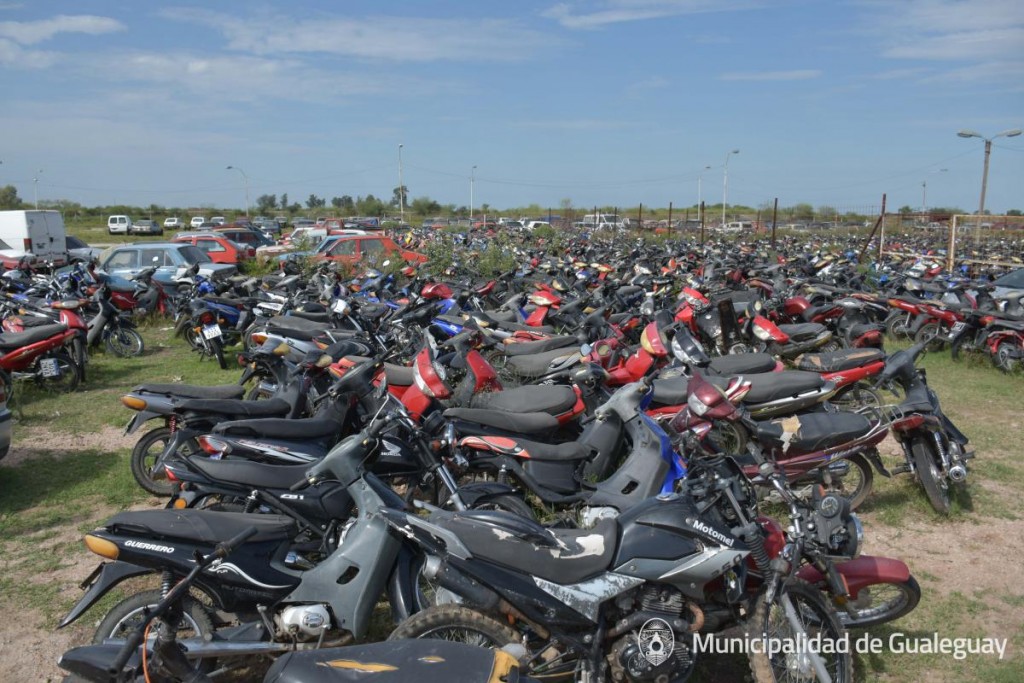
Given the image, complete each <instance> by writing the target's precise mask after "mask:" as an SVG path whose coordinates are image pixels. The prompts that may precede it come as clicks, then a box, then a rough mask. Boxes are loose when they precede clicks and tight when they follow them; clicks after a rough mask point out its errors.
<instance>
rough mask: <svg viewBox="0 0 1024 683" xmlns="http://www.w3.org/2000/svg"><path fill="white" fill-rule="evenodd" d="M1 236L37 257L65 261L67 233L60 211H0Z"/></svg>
mask: <svg viewBox="0 0 1024 683" xmlns="http://www.w3.org/2000/svg"><path fill="white" fill-rule="evenodd" d="M0 240H2V241H3V242H4V243H5V244H7V245H9V246H10V247H11V248H12V249H15V250H18V251H24V252H26V253H30V254H33V255H35V257H36V259H37V261H39V262H42V263H45V262H47V261H51V262H53V263H54V264H55V265H60V266H62V265H64V264H65V263H67V262H68V255H67V234H66V233H65V230H64V219H63V218H62V217H61V215H60V211H52V210H37V211H0Z"/></svg>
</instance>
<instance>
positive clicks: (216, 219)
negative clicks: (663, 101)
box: [210, 216, 228, 225]
mask: <svg viewBox="0 0 1024 683" xmlns="http://www.w3.org/2000/svg"><path fill="white" fill-rule="evenodd" d="M210 222H211V223H213V224H214V225H224V224H225V223H227V222H228V219H227V218H224V216H214V217H213V218H211V219H210Z"/></svg>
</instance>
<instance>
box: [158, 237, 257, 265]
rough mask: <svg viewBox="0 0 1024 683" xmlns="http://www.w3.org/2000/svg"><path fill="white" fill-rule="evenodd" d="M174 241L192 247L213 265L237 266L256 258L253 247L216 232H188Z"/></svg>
mask: <svg viewBox="0 0 1024 683" xmlns="http://www.w3.org/2000/svg"><path fill="white" fill-rule="evenodd" d="M174 241H175V242H184V243H186V244H192V245H194V246H195V247H196V248H197V249H199V250H200V251H202V252H203V253H204V254H206V255H207V256H208V257H209V258H210V260H211V261H213V262H214V263H236V264H237V263H239V262H241V261H246V260H248V259H250V258H253V257H255V256H256V248H255V247H253V246H245V245H242V244H238V243H237V242H233V241H231V240H230V239H228V238H227V237H225V236H223V235H221V234H220V233H217V232H188V233H184V234H181V235H178V236H177V237H175V238H174Z"/></svg>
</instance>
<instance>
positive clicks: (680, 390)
mask: <svg viewBox="0 0 1024 683" xmlns="http://www.w3.org/2000/svg"><path fill="white" fill-rule="evenodd" d="M689 383H690V378H689V377H687V376H686V375H678V376H676V377H668V378H665V379H656V380H654V393H653V394H652V395H651V403H653V404H655V405H661V406H676V405H681V404H683V403H686V398H687V395H686V387H687V385H688V384H689Z"/></svg>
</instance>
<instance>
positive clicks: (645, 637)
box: [639, 619, 676, 666]
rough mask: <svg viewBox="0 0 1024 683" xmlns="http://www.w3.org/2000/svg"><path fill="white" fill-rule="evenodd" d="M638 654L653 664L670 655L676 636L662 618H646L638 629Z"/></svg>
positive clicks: (655, 664)
mask: <svg viewBox="0 0 1024 683" xmlns="http://www.w3.org/2000/svg"><path fill="white" fill-rule="evenodd" d="M639 640H640V654H641V655H643V657H644V659H646V660H647V661H648V662H650V663H651V665H653V666H658V665H659V664H661V663H662V662H664V661H665V660H666V659H668V658H669V657H671V656H672V651H673V650H674V649H675V645H676V637H675V635H674V634H673V633H672V628H671V627H670V626H669V625H668V622H666V621H664V620H663V619H648V620H647V622H646V623H645V624H644V625H643V627H642V628H641V629H640V635H639Z"/></svg>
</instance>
